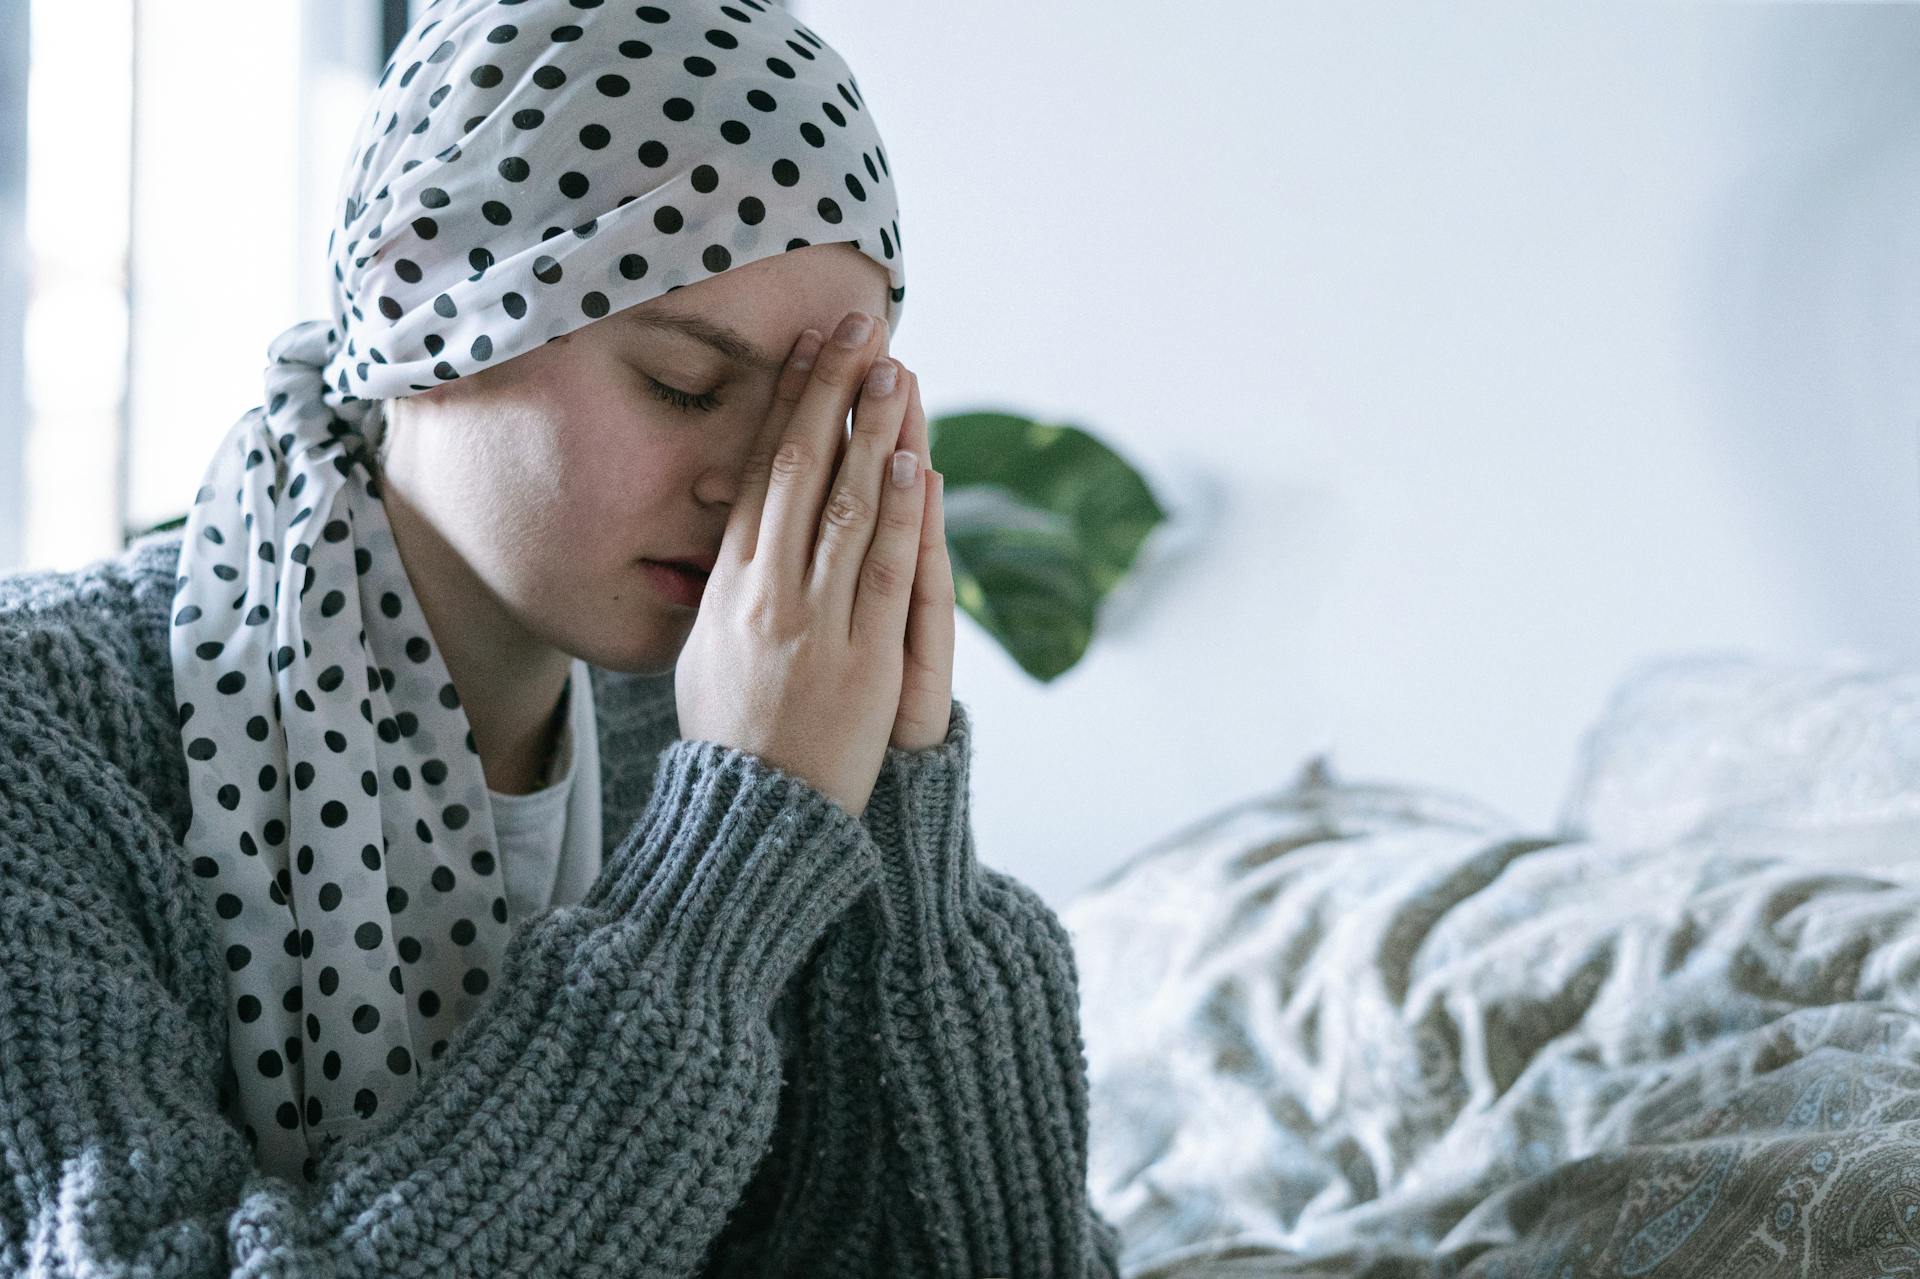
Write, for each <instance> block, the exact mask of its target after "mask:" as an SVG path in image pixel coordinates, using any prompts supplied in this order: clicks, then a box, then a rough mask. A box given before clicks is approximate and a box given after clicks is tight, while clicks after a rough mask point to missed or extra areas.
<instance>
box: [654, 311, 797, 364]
mask: <svg viewBox="0 0 1920 1279" xmlns="http://www.w3.org/2000/svg"><path fill="white" fill-rule="evenodd" d="M631 314H632V316H633V319H632V323H633V325H634V326H635V327H640V328H652V329H671V330H673V331H674V332H676V333H682V334H685V335H686V336H687V337H690V338H693V339H694V340H696V341H699V342H704V343H706V344H707V345H708V346H710V347H712V348H713V349H714V350H716V351H718V352H720V354H722V355H724V356H726V357H727V358H728V359H730V360H732V361H733V362H734V363H736V364H744V365H746V366H747V367H748V368H751V369H758V370H759V371H760V372H762V373H778V372H779V371H780V368H781V364H782V362H781V361H779V360H776V359H774V358H773V357H772V356H770V355H768V354H767V353H766V352H764V351H762V350H761V349H760V348H759V347H757V346H755V345H754V344H753V343H751V342H749V341H748V340H747V339H746V338H745V337H743V336H742V335H741V334H739V333H737V332H735V331H734V330H733V329H730V328H728V327H727V326H726V325H724V324H715V323H713V322H712V321H710V320H704V319H701V318H700V317H699V316H697V315H681V314H677V313H675V312H672V311H639V310H635V311H633V312H631Z"/></svg>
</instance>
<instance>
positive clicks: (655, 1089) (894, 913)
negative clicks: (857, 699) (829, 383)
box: [0, 533, 1120, 1279]
mask: <svg viewBox="0 0 1920 1279" xmlns="http://www.w3.org/2000/svg"><path fill="white" fill-rule="evenodd" d="M178 550H179V540H178V534H177V533H175V534H168V535H157V536H154V537H149V538H145V539H142V540H141V541H139V542H137V543H135V544H134V546H133V547H131V548H130V549H129V550H127V551H126V552H124V553H123V554H121V555H119V556H115V557H113V558H110V559H104V560H100V561H97V562H96V563H94V564H91V565H89V566H87V567H86V568H84V569H80V570H76V571H72V572H64V573H48V572H39V573H25V574H16V575H14V576H12V577H7V578H0V1151H4V1155H5V1164H6V1167H5V1173H6V1176H5V1182H4V1189H3V1190H0V1274H5V1275H16V1274H30V1275H83V1276H106V1275H128V1276H134V1275H138V1276H153V1277H156V1279H158V1277H161V1276H187V1275H229V1274H231V1275H236V1276H251V1275H262V1276H264V1275H288V1276H295V1275H299V1276H334V1275H343V1276H344V1275H365V1276H412V1275H435V1276H476V1277H479V1276H488V1277H498V1276H508V1275H541V1276H552V1277H556V1279H558V1277H561V1276H582V1277H585V1276H620V1277H621V1279H633V1277H642V1276H645V1277H652V1276H673V1277H675V1279H681V1277H686V1279H774V1277H781V1279H785V1277H789V1276H790V1277H793V1279H798V1277H799V1276H803V1275H806V1276H814V1275H834V1276H868V1277H871V1279H879V1277H880V1276H886V1277H888V1279H903V1277H907V1276H928V1277H929V1279H986V1277H988V1276H1005V1277H1007V1279H1016V1277H1017V1279H1087V1277H1092V1276H1099V1277H1104V1279H1114V1277H1115V1276H1117V1274H1118V1261H1117V1258H1118V1256H1119V1251H1120V1249H1119V1242H1120V1241H1119V1239H1118V1238H1117V1236H1116V1235H1115V1233H1114V1232H1113V1230H1112V1228H1111V1226H1110V1225H1109V1224H1108V1223H1107V1222H1106V1221H1104V1220H1103V1219H1102V1218H1101V1217H1100V1216H1099V1215H1098V1214H1097V1213H1096V1212H1094V1211H1093V1209H1092V1207H1091V1206H1090V1204H1089V1203H1088V1200H1087V1194H1086V1157H1087V1131H1086V1116H1087V1105H1086V1061H1085V1057H1084V1054H1083V1045H1082V1040H1081V1037H1080V1029H1079V1018H1078V985H1077V978H1076V974H1075V968H1074V961H1073V950H1072V947H1071V944H1070V941H1069V938H1068V936H1067V934H1066V932H1065V930H1064V929H1063V927H1062V926H1061V924H1060V922H1059V919H1058V917H1057V916H1055V915H1054V913H1053V912H1052V911H1051V910H1050V909H1049V908H1048V907H1047V906H1046V904H1045V903H1044V902H1043V901H1042V900H1041V899H1040V898H1039V897H1038V896H1037V895H1036V894H1035V893H1034V892H1033V891H1032V890H1030V889H1028V888H1026V887H1025V886H1024V885H1022V884H1021V883H1019V882H1018V881H1016V880H1014V879H1012V878H1011V877H1009V876H1006V875H1003V874H1001V873H999V872H997V871H993V870H990V869H988V868H986V867H984V866H981V865H980V864H979V863H978V862H977V861H976V860H975V857H974V847H973V839H972V831H971V824H970V818H969V813H968V764H969V758H970V756H969V750H970V735H971V722H970V720H969V718H968V716H967V712H966V709H965V707H964V706H963V705H962V704H961V703H960V702H958V701H955V702H954V703H953V708H952V717H953V725H952V731H951V732H950V733H949V734H948V737H947V740H946V741H945V742H944V743H942V744H940V745H939V746H935V747H931V748H929V749H926V750H921V751H911V752H906V751H899V750H893V749H890V750H889V751H888V752H887V756H886V761H885V764H884V766H883V769H882V772H881V776H880V779H879V782H878V784H877V785H876V787H875V790H874V793H873V796H872V798H871V799H870V801H869V803H868V807H867V809H866V811H865V813H863V814H862V816H861V817H859V818H857V819H856V818H855V817H854V816H852V815H851V814H850V813H848V812H847V811H846V810H845V809H843V808H842V807H840V806H839V805H838V804H837V803H835V802H834V801H832V800H830V799H828V798H827V797H826V796H825V795H824V794H822V793H821V792H820V791H818V790H817V789H815V788H814V787H813V786H812V785H810V784H809V783H807V782H806V781H804V780H803V779H801V778H799V777H796V776H794V775H792V774H789V773H786V772H784V771H782V770H781V769H779V768H776V767H773V766H772V765H770V764H768V763H767V762H766V761H764V760H762V759H760V758H759V757H758V756H755V755H752V754H749V753H746V752H742V751H737V750H733V749H731V748H728V747H724V746H721V745H719V744H718V743H715V742H707V741H689V740H686V739H683V738H681V737H679V734H678V724H677V720H676V717H675V715H674V713H673V701H672V678H671V676H670V675H668V676H665V677H645V676H627V675H621V674H617V673H610V672H605V671H602V670H599V669H598V668H595V669H594V672H593V676H594V687H595V698H596V702H597V706H598V707H599V708H600V714H601V743H602V745H601V758H602V764H603V778H602V788H603V812H604V814H605V818H606V828H607V834H606V845H607V847H606V860H605V864H604V866H603V869H602V873H601V875H600V878H599V879H598V880H596V881H595V883H594V885H593V887H592V888H591V889H590V890H589V892H588V894H587V896H586V897H585V898H584V899H583V900H582V901H580V902H578V903H574V904H571V905H563V906H556V907H553V908H550V909H549V910H547V911H545V912H543V913H541V914H539V915H536V916H534V917H533V918H532V919H530V920H528V921H526V922H525V923H524V924H523V925H521V927H520V928H519V930H518V931H516V933H515V934H514V937H513V941H512V943H511V945H510V947H509V949H508V952H507V959H506V969H505V972H504V973H503V974H502V980H501V981H500V982H499V983H498V985H496V986H495V987H494V988H493V990H492V992H491V993H490V994H489V996H488V1002H487V1003H486V1004H484V1005H483V1006H482V1007H481V1009H480V1010H479V1011H478V1012H477V1013H475V1014H474V1015H473V1017H472V1018H471V1019H470V1020H469V1021H468V1022H467V1023H466V1024H465V1025H463V1026H462V1027H461V1029H460V1031H459V1033H458V1035H457V1036H456V1038H455V1039H454V1041H453V1042H452V1044H451V1046H450V1047H449V1049H448V1051H447V1053H446V1055H445V1057H444V1058H443V1059H442V1066H441V1069H440V1070H439V1072H438V1073H437V1074H434V1075H432V1076H430V1077H429V1078H428V1080H427V1082H426V1083H425V1085H424V1086H423V1087H422V1088H421V1089H420V1091H419V1092H418V1093H417V1094H416V1095H415V1096H413V1097H412V1098H411V1099H410V1100H409V1102H408V1103H407V1104H406V1105H405V1106H403V1107H401V1108H399V1109H397V1110H396V1111H395V1112H394V1113H392V1114H391V1115H387V1116H384V1117H383V1119H382V1120H381V1122H379V1123H378V1124H374V1125H370V1126H369V1128H368V1129H367V1130H365V1131H364V1132H363V1133H361V1134H359V1135H357V1136H356V1138H355V1139H354V1140H351V1141H348V1142H345V1143H343V1144H341V1145H339V1146H337V1147H335V1148H334V1149H333V1150H331V1151H329V1152H328V1154H327V1156H326V1157H325V1159H324V1160H322V1162H321V1163H320V1166H319V1179H318V1182H317V1184H316V1185H315V1186H314V1187H312V1188H305V1187H298V1186H295V1185H294V1184H292V1183H291V1182H288V1181H286V1180H283V1179H280V1178H277V1177H272V1176H269V1175H267V1174H265V1173H263V1172H261V1171H260V1170H259V1169H258V1168H257V1167H256V1166H255V1165H254V1163H253V1160H252V1156H251V1151H250V1148H249V1145H248V1142H247V1140H246V1138H245V1135H244V1134H243V1133H242V1132H240V1131H239V1130H237V1129H236V1128H234V1127H233V1126H232V1125H231V1124H230V1123H229V1122H228V1121H227V1120H226V1119H225V1118H224V1117H223V1115H222V1105H223V1103H224V1090H225V1089H226V1088H227V1087H228V1086H229V1081H230V1079H231V1075H230V1066H229V1064H228V1062H227V1060H226V1052H227V1049H226V1024H225V1016H226V1012H225V1009H226V999H227V991H226V981H225V974H226V963H225V957H224V956H222V955H220V954H219V953H217V951H216V948H215V946H214V942H213V936H214V934H213V930H212V928H211V927H210V920H209V907H208V905H207V903H206V902H205V901H204V900H203V898H202V897H201V896H200V894H199V891H198V888H197V886H196V884H195V883H194V881H193V879H192V876H193V875H194V874H195V867H193V866H192V865H191V864H189V861H188V859H187V857H186V856H185V854H184V853H183V851H182V844H181V837H182V835H183V834H184V832H185V831H186V829H187V825H188V818H189V812H188V796H187V790H186V782H185V773H184V769H183V767H182V761H181V760H180V758H179V736H178V732H177V729H176V725H175V723H174V715H173V699H172V696H171V693H172V690H171V675H170V673H169V667H168V660H167V622H168V606H169V604H170V602H171V600H172V597H173V591H174V587H175V580H174V576H173V574H174V570H175V567H176V565H177V560H178Z"/></svg>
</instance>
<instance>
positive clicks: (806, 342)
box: [793, 329, 826, 369]
mask: <svg viewBox="0 0 1920 1279" xmlns="http://www.w3.org/2000/svg"><path fill="white" fill-rule="evenodd" d="M824 341H826V339H825V338H823V337H821V336H820V330H818V329H808V330H807V331H806V332H805V333H802V334H801V335H800V340H799V341H798V342H795V343H794V344H793V367H794V368H796V369H810V368H812V367H813V357H814V356H816V355H818V354H819V353H820V344H821V343H822V342H824Z"/></svg>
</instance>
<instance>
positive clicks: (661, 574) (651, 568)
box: [640, 559, 707, 608]
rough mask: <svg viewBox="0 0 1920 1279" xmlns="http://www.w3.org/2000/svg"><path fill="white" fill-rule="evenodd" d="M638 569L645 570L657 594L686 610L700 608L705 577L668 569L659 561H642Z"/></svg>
mask: <svg viewBox="0 0 1920 1279" xmlns="http://www.w3.org/2000/svg"><path fill="white" fill-rule="evenodd" d="M640 567H641V568H643V569H645V570H646V576H647V581H648V582H650V583H652V585H653V589H654V590H655V591H656V592H657V593H658V594H660V595H662V596H664V597H666V598H667V599H669V600H671V601H672V602H673V603H675V604H679V605H682V606H684V607H686V608H698V607H700V600H701V597H702V596H703V595H704V594H705V593H706V589H707V579H706V577H705V576H703V575H699V574H695V573H693V572H690V571H688V570H685V569H681V568H670V567H668V566H667V565H666V564H664V563H662V562H661V561H659V560H647V559H643V560H641V561H640Z"/></svg>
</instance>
